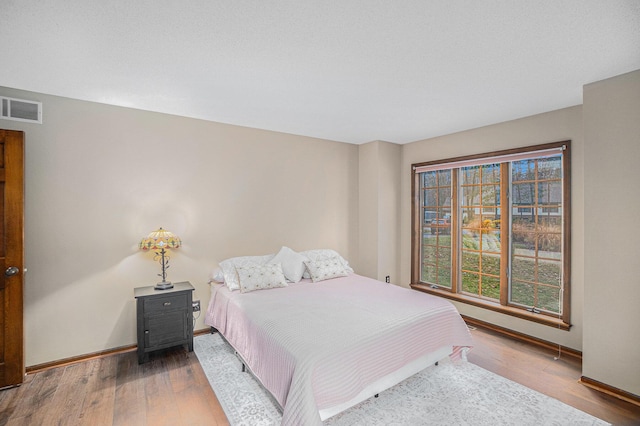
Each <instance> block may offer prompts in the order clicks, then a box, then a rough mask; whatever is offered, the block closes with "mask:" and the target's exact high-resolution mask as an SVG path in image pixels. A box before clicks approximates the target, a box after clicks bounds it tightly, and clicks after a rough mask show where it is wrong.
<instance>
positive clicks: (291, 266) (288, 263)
mask: <svg viewBox="0 0 640 426" xmlns="http://www.w3.org/2000/svg"><path fill="white" fill-rule="evenodd" d="M305 260H308V259H307V258H306V257H304V256H303V255H301V254H300V253H296V252H295V251H293V250H291V249H290V248H289V247H282V248H281V249H280V251H279V252H278V254H276V255H275V256H274V257H273V259H271V260H270V261H269V263H279V264H281V265H282V271H283V272H284V276H285V277H286V278H287V280H289V281H291V282H293V283H297V282H298V281H300V280H301V279H302V274H304V271H305V266H304V261H305Z"/></svg>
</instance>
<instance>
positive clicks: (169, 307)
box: [133, 281, 194, 364]
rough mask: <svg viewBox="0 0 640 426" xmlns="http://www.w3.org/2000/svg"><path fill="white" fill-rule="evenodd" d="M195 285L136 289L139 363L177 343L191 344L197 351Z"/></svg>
mask: <svg viewBox="0 0 640 426" xmlns="http://www.w3.org/2000/svg"><path fill="white" fill-rule="evenodd" d="M193 290H194V288H193V286H192V285H191V283H190V282H188V281H185V282H180V283H174V284H173V288H172V289H169V290H156V289H154V287H153V286H149V287H138V288H135V289H133V295H134V296H135V298H136V312H137V318H138V319H137V322H138V364H142V363H143V362H144V361H145V360H146V359H148V357H149V356H148V353H149V352H152V351H156V350H158V349H164V348H169V347H171V346H177V345H184V344H186V345H188V348H189V352H192V351H193V307H192V305H191V301H192V298H193Z"/></svg>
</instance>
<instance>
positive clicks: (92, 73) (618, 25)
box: [0, 0, 640, 143]
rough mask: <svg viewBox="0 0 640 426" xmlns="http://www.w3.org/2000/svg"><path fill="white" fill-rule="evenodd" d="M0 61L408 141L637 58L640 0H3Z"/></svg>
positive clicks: (565, 100) (138, 95)
mask: <svg viewBox="0 0 640 426" xmlns="http://www.w3.org/2000/svg"><path fill="white" fill-rule="evenodd" d="M0 58H1V60H0V86H7V87H13V88H18V89H24V90H31V91H36V92H41V93H47V94H53V95H59V96H65V97H70V98H75V99H82V100H89V101H96V102H102V103H107V104H113V105H121V106H127V107H133V108H139V109H144V110H151V111H160V112H166V113H170V114H177V115H182V116H187V117H196V118H201V119H205V120H211V121H217V122H223V123H231V124H237V125H242V126H249V127H255V128H262V129H270V130H276V131H281V132H287V133H294V134H299V135H307V136H314V137H319V138H325V139H331V140H337V141H342V142H349V143H364V142H369V141H373V140H385V141H390V142H396V143H406V142H412V141H416V140H420V139H425V138H429V137H433V136H438V135H443V134H448V133H453V132H457V131H461V130H465V129H470V128H475V127H479V126H484V125H487V124H492V123H497V122H501V121H506V120H511V119H514V118H518V117H524V116H528V115H532V114H537V113H541V112H545V111H551V110H555V109H559V108H564V107H568V106H572V105H578V104H581V103H582V86H583V85H584V84H586V83H590V82H594V81H598V80H601V79H604V78H608V77H612V76H615V75H619V74H622V73H625V72H629V71H633V70H636V69H640V1H638V0H627V1H623V0H606V1H603V0H541V1H539V0H536V1H531V0H519V1H509V0H502V1H499V0H486V1H476V0H386V1H385V0H342V1H339V0H286V1H285V0H280V1H261V0H227V1H222V0H184V1H176V0H57V1H56V0H0ZM44 111H45V120H46V106H45V109H44Z"/></svg>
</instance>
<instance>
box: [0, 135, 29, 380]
mask: <svg viewBox="0 0 640 426" xmlns="http://www.w3.org/2000/svg"><path fill="white" fill-rule="evenodd" d="M23 236H24V133H23V132H18V131H12V130H0V388H4V387H7V386H15V385H19V384H21V383H22V380H23V378H24V351H23V346H24V342H23V337H24V336H23V325H22V319H23V317H22V315H23V313H22V310H23V308H22V288H23V280H24V275H23V270H24V250H23V246H24V242H23Z"/></svg>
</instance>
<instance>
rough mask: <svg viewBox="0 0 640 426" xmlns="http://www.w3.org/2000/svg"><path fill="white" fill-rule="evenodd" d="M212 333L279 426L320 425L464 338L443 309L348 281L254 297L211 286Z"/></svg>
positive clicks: (436, 302) (464, 343)
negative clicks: (251, 376)
mask: <svg viewBox="0 0 640 426" xmlns="http://www.w3.org/2000/svg"><path fill="white" fill-rule="evenodd" d="M205 323H206V324H207V325H210V326H212V327H215V328H216V329H218V330H219V331H220V332H221V333H222V335H224V336H225V338H226V339H227V340H228V341H229V343H230V344H231V345H232V346H233V347H234V348H235V349H236V350H237V351H238V353H239V354H240V355H241V356H242V357H243V359H244V360H245V361H246V363H247V365H248V367H249V368H250V369H251V370H252V371H253V372H254V373H255V374H256V376H257V377H258V378H259V380H260V381H261V382H262V384H263V385H264V386H265V388H267V389H268V390H269V391H270V392H271V393H272V394H273V396H274V397H275V398H276V400H277V401H278V403H279V404H280V405H281V406H282V407H283V413H282V417H283V418H282V424H283V425H314V424H322V422H321V420H320V415H319V413H318V410H321V409H324V408H329V407H333V406H335V405H337V404H339V403H343V402H345V401H348V400H350V399H352V398H353V397H355V396H356V395H357V394H358V393H359V392H360V391H361V390H362V389H364V388H365V387H366V386H367V385H368V384H370V383H372V382H373V381H375V380H378V379H380V378H381V377H384V376H386V375H388V374H390V373H392V372H394V371H396V370H397V369H399V368H401V367H402V366H404V365H405V364H407V363H408V362H411V361H413V360H415V359H417V358H419V357H420V356H421V355H423V354H426V353H429V352H432V351H434V350H436V349H439V348H441V347H443V346H451V347H453V348H454V351H453V354H452V355H451V356H452V357H453V358H456V357H459V355H460V350H461V349H462V348H463V347H471V345H472V340H471V335H470V334H469V331H468V329H467V327H466V324H465V323H464V321H463V320H462V318H461V317H460V315H459V314H458V312H457V310H456V309H455V307H454V306H453V305H452V304H451V303H450V302H449V301H447V300H445V299H442V298H438V297H434V296H430V295H427V294H425V293H420V292H417V291H414V290H410V289H406V288H402V287H398V286H395V285H392V284H386V283H382V282H380V281H376V280H373V279H370V278H366V277H362V276H359V275H355V274H351V275H349V276H348V277H344V278H336V279H332V280H327V281H322V282H318V283H311V282H310V281H308V280H303V281H302V282H300V283H298V284H291V285H289V286H288V287H284V288H276V289H270V290H261V291H254V292H251V293H240V292H239V291H234V292H230V291H229V290H228V289H227V288H226V287H225V286H224V285H216V286H213V290H212V297H211V301H210V302H209V308H208V310H207V314H206V317H205Z"/></svg>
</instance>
